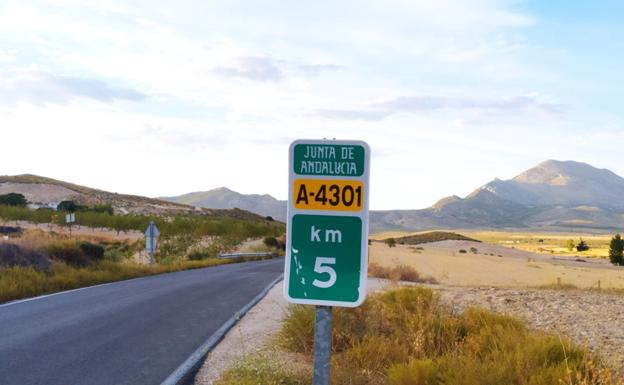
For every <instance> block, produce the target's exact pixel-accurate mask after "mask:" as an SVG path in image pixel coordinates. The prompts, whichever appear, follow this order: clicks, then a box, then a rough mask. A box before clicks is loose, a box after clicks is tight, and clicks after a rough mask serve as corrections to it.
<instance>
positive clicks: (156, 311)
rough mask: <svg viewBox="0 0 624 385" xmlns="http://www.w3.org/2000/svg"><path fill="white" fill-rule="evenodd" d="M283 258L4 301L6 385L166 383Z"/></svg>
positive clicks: (1, 357)
mask: <svg viewBox="0 0 624 385" xmlns="http://www.w3.org/2000/svg"><path fill="white" fill-rule="evenodd" d="M283 264H284V260H283V258H278V259H274V260H268V261H259V262H248V263H238V264H231V265H222V266H216V267H210V268H205V269H198V270H188V271H181V272H176V273H169V274H162V275H158V276H151V277H145V278H139V279H134V280H129V281H122V282H117V283H113V284H107V285H103V286H97V287H92V288H86V289H80V290H77V291H73V292H67V293H61V294H57V295H52V296H48V297H43V298H37V299H34V300H31V301H26V302H19V303H13V304H8V305H0V384H3V385H6V384H16V385H30V384H46V385H47V384H51V385H53V384H59V385H82V384H85V385H87V384H97V385H99V384H107V385H108V384H115V385H117V384H119V385H121V384H132V385H137V384H160V383H161V382H162V381H163V380H164V379H166V378H167V376H169V375H170V374H171V373H172V372H173V371H174V370H175V369H176V368H177V367H178V366H179V365H180V364H181V363H182V362H183V361H184V360H185V359H186V358H188V356H190V355H191V354H192V353H193V352H194V351H195V349H197V348H198V347H199V346H200V345H201V344H202V343H203V342H204V341H205V340H206V339H207V338H208V337H209V336H210V335H212V333H213V332H214V331H216V330H217V329H218V328H219V327H220V326H221V325H222V324H223V323H224V322H225V321H227V319H228V318H230V317H231V316H232V315H233V314H234V313H235V312H236V311H238V310H239V309H240V308H242V307H243V306H244V305H246V304H247V303H248V302H249V301H251V300H252V299H253V298H254V297H255V296H256V295H258V294H259V293H260V292H261V291H262V289H264V288H265V287H266V286H267V285H268V284H269V283H271V282H272V281H273V280H275V279H276V278H277V277H278V276H279V275H280V274H281V273H282V272H283Z"/></svg>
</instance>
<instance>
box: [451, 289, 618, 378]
mask: <svg viewBox="0 0 624 385" xmlns="http://www.w3.org/2000/svg"><path fill="white" fill-rule="evenodd" d="M440 290H441V292H442V298H443V300H444V301H446V302H447V303H449V304H451V305H452V306H453V307H454V308H455V309H456V310H458V311H462V310H463V309H465V308H466V307H470V306H480V307H483V308H486V309H489V310H492V311H495V312H497V313H504V314H510V315H514V316H517V317H519V318H522V319H524V320H525V321H526V322H528V324H529V325H531V326H532V327H534V328H536V329H541V330H548V331H551V332H554V333H560V334H561V335H564V336H568V337H570V338H571V339H572V340H573V341H575V342H576V343H578V344H581V345H584V346H587V347H588V348H589V349H591V350H592V351H595V352H597V353H600V354H601V355H602V357H603V358H604V359H605V361H606V362H607V363H609V364H610V365H612V366H613V367H614V368H624V328H623V327H622V325H624V296H623V295H622V294H615V293H609V292H599V291H587V290H544V289H516V288H514V289H504V288H470V287H440Z"/></svg>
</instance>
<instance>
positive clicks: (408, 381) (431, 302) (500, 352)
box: [219, 288, 624, 385]
mask: <svg viewBox="0 0 624 385" xmlns="http://www.w3.org/2000/svg"><path fill="white" fill-rule="evenodd" d="M313 326H314V308H313V307H311V306H293V307H291V308H290V310H289V314H288V316H287V318H286V320H285V321H284V324H283V328H282V330H281V332H280V334H279V336H278V343H279V344H280V346H282V348H283V349H286V350H288V351H292V352H296V353H298V354H302V355H303V358H301V359H300V360H299V361H300V362H302V363H305V364H306V365H308V370H310V369H311V368H310V365H311V361H312V360H311V353H312V350H313V337H314V336H313V332H312V330H313ZM332 339H333V354H332V369H331V376H332V382H331V383H333V384H341V385H342V384H349V385H442V384H444V385H501V384H522V385H554V384H568V385H621V384H623V383H624V382H623V380H622V378H621V377H619V376H618V375H617V374H616V373H615V372H614V371H612V370H610V369H609V368H606V367H604V366H603V365H602V364H600V359H599V358H598V357H596V356H593V355H591V354H590V353H589V352H587V351H586V350H585V349H584V348H581V347H579V346H576V345H574V344H572V343H571V342H570V341H568V340H565V339H560V338H559V337H557V336H553V335H550V334H546V333H542V332H537V331H532V330H530V329H528V328H527V327H526V326H525V325H524V324H523V323H522V322H521V321H519V320H517V319H515V318H511V317H508V316H503V315H497V314H494V313H491V312H488V311H485V310H480V309H469V310H467V311H465V312H464V313H463V314H461V315H459V314H454V313H452V312H451V311H449V310H448V309H446V308H445V307H444V306H442V304H441V303H440V299H439V296H438V295H437V294H436V293H434V292H433V291H432V290H428V289H424V288H400V289H395V290H392V291H388V292H385V293H381V294H375V295H372V296H370V297H369V298H368V299H367V301H366V302H365V303H364V304H363V305H362V306H360V307H358V308H355V309H346V308H336V309H335V310H334V329H333V336H332ZM251 357H253V359H251V358H248V359H247V360H245V361H244V364H243V367H244V370H241V366H240V365H239V366H237V367H235V368H233V369H232V370H230V371H228V372H226V374H225V375H224V377H223V380H222V381H221V382H219V384H231V385H251V384H293V385H299V384H310V383H311V370H310V371H309V372H308V376H307V377H305V378H302V377H301V374H300V373H290V372H289V371H288V370H286V369H284V367H281V366H280V365H279V364H276V363H275V358H274V357H272V356H268V357H267V356H264V357H258V356H251ZM258 359H259V361H258ZM289 364H290V363H289ZM267 368H268V369H267ZM271 372H272V373H273V374H271Z"/></svg>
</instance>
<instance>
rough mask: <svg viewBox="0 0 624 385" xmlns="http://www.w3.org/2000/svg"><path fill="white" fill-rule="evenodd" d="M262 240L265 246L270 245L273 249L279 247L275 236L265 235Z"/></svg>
mask: <svg viewBox="0 0 624 385" xmlns="http://www.w3.org/2000/svg"><path fill="white" fill-rule="evenodd" d="M263 242H264V245H265V246H266V247H272V248H275V249H279V247H280V243H279V241H278V240H277V238H275V237H266V238H264V240H263Z"/></svg>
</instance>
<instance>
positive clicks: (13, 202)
mask: <svg viewBox="0 0 624 385" xmlns="http://www.w3.org/2000/svg"><path fill="white" fill-rule="evenodd" d="M27 204H28V201H27V200H26V197H24V195H22V194H18V193H8V194H4V195H0V205H6V206H26V205H27Z"/></svg>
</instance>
